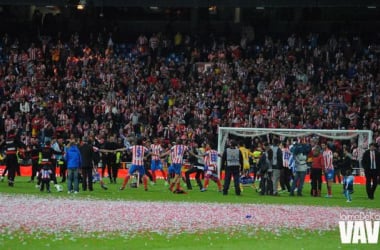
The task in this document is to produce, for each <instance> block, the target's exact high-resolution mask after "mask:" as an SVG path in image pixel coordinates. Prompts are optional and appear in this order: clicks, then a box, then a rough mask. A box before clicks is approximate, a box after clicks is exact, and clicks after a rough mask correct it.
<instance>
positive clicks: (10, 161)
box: [5, 129, 25, 187]
mask: <svg viewBox="0 0 380 250" xmlns="http://www.w3.org/2000/svg"><path fill="white" fill-rule="evenodd" d="M20 148H25V145H24V144H23V143H22V142H21V141H20V140H19V139H18V138H17V137H16V133H15V131H14V130H13V129H12V130H11V131H9V133H8V136H7V138H6V140H5V166H6V168H7V169H8V186H10V187H13V186H14V181H15V176H16V171H17V169H18V168H19V163H18V158H17V151H18V149H20Z"/></svg>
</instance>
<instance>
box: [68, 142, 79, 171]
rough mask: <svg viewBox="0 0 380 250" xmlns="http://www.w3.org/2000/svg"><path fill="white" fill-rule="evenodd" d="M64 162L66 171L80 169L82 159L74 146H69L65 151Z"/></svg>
mask: <svg viewBox="0 0 380 250" xmlns="http://www.w3.org/2000/svg"><path fill="white" fill-rule="evenodd" d="M65 160H66V164H67V169H74V168H80V166H82V157H81V154H80V151H79V148H78V147H77V146H76V145H71V146H70V147H69V148H68V149H67V150H66V155H65Z"/></svg>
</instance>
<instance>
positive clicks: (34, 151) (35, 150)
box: [28, 139, 41, 182]
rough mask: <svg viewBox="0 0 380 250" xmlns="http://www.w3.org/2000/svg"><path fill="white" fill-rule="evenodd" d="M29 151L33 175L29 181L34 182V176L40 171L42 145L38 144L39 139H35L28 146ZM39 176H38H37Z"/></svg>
mask: <svg viewBox="0 0 380 250" xmlns="http://www.w3.org/2000/svg"><path fill="white" fill-rule="evenodd" d="M28 153H29V156H30V159H31V160H32V175H31V176H30V180H29V182H34V178H35V177H36V176H37V174H38V173H39V172H40V170H41V169H40V164H39V163H38V161H39V158H40V157H39V153H40V147H39V145H38V139H33V141H32V144H31V145H30V146H29V147H28ZM37 178H38V177H37Z"/></svg>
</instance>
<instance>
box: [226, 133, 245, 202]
mask: <svg viewBox="0 0 380 250" xmlns="http://www.w3.org/2000/svg"><path fill="white" fill-rule="evenodd" d="M242 167H243V155H242V154H241V151H240V150H239V148H238V147H237V143H236V141H234V140H232V141H231V143H230V146H229V147H228V148H226V149H225V150H224V152H223V155H222V169H225V178H224V185H223V195H227V194H228V189H229V188H230V183H231V178H232V177H233V178H234V186H235V194H236V195H240V193H241V190H240V185H239V179H240V178H239V177H240V172H241V171H242Z"/></svg>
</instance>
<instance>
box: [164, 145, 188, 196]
mask: <svg viewBox="0 0 380 250" xmlns="http://www.w3.org/2000/svg"><path fill="white" fill-rule="evenodd" d="M186 152H189V153H191V152H190V148H189V147H188V146H186V145H184V144H183V143H182V140H181V139H180V138H178V139H177V140H176V144H175V145H174V146H172V147H171V148H170V149H169V150H168V151H166V152H165V153H164V154H162V155H161V156H160V157H164V156H166V155H169V154H170V159H171V161H172V163H171V165H170V167H169V175H170V174H171V173H174V179H173V182H172V183H171V184H170V187H169V190H170V191H172V192H174V193H177V194H183V193H185V191H183V190H182V189H181V177H182V165H183V157H184V154H185V153H186ZM174 186H176V189H175V190H174Z"/></svg>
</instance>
